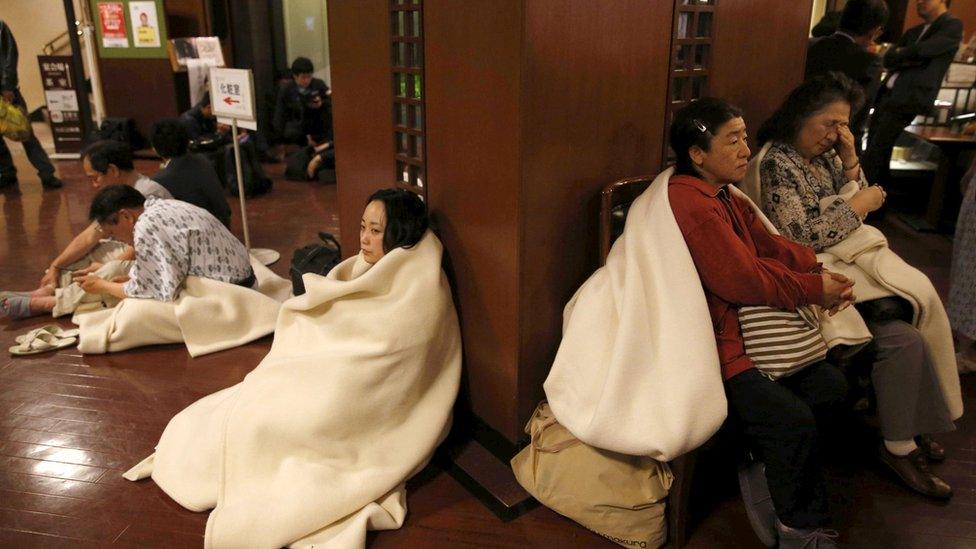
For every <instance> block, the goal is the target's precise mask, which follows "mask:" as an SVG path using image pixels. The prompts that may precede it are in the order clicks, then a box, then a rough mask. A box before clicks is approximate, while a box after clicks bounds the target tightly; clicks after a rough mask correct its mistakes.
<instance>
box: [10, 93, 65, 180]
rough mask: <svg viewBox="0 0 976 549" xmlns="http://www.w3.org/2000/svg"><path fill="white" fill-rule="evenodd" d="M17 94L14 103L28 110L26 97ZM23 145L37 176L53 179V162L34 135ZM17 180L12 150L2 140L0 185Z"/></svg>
mask: <svg viewBox="0 0 976 549" xmlns="http://www.w3.org/2000/svg"><path fill="white" fill-rule="evenodd" d="M15 93H16V97H15V98H14V103H15V104H16V105H18V106H19V107H21V108H23V109H24V110H26V109H27V104H26V103H25V102H24V97H23V96H22V95H20V90H18V91H17V92H15ZM23 145H24V152H26V153H27V159H28V160H30V163H31V164H33V165H34V168H36V169H37V175H39V176H40V177H41V179H42V180H44V179H47V178H49V177H52V176H53V175H54V166H53V165H51V160H50V159H48V157H47V153H46V152H44V147H42V146H41V143H40V142H39V141H38V140H37V138H36V137H34V134H31V136H30V139H28V140H27V141H24V142H23ZM16 178H17V168H15V167H14V159H13V157H11V156H10V149H8V148H7V144H6V142H4V140H3V138H0V184H3V183H6V182H11V183H12V182H13V181H14V180H15V179H16Z"/></svg>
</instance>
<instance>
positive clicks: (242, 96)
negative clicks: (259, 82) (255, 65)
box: [210, 67, 258, 130]
mask: <svg viewBox="0 0 976 549" xmlns="http://www.w3.org/2000/svg"><path fill="white" fill-rule="evenodd" d="M210 104H211V105H212V106H213V113H214V115H215V116H216V117H217V121H218V122H221V123H224V124H231V123H232V122H233V121H234V120H237V125H238V126H241V127H243V128H248V129H252V130H256V129H258V127H257V117H256V115H255V112H254V79H253V76H252V74H251V71H250V70H249V69H224V68H219V67H212V68H211V69H210Z"/></svg>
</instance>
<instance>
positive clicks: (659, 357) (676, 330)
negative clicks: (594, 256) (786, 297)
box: [544, 169, 726, 461]
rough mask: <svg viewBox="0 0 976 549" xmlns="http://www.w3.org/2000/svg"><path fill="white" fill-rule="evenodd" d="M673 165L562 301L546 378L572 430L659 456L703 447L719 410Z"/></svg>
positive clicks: (716, 375)
mask: <svg viewBox="0 0 976 549" xmlns="http://www.w3.org/2000/svg"><path fill="white" fill-rule="evenodd" d="M672 172H673V170H672V169H669V170H666V171H665V172H664V173H662V174H660V175H659V176H658V177H657V178H656V179H655V180H654V182H653V183H652V184H651V186H650V188H648V189H647V190H646V191H645V192H644V193H643V194H641V196H640V197H638V198H637V200H635V201H634V203H633V204H632V205H631V207H630V210H629V212H628V214H627V222H626V225H625V228H624V232H623V234H622V235H621V236H620V238H618V239H617V241H616V242H615V243H614V245H613V247H612V248H611V250H610V254H609V255H608V256H607V262H606V265H605V266H603V267H601V268H600V269H598V270H597V271H596V272H595V273H593V275H592V276H590V278H589V279H588V280H587V281H586V282H585V283H583V285H582V286H581V287H580V289H579V290H577V292H576V294H575V295H574V296H573V297H572V299H570V301H569V303H568V304H567V305H566V309H565V311H564V313H563V339H562V342H561V343H560V345H559V350H558V352H557V353H556V358H555V361H554V362H553V365H552V370H551V371H550V372H549V377H548V378H547V379H546V382H545V385H544V388H545V392H546V398H547V399H548V400H549V406H550V407H551V408H552V411H553V413H554V414H555V416H556V418H557V419H558V420H559V423H561V424H562V425H563V426H565V427H566V428H567V429H569V431H570V432H571V433H573V435H575V436H576V438H578V439H580V440H582V441H584V442H586V443H587V444H589V445H591V446H595V447H597V448H603V449H606V450H611V451H614V452H620V453H623V454H629V455H644V456H650V457H652V458H654V459H657V460H661V461H667V460H671V459H674V458H676V457H678V456H680V455H681V454H683V453H685V452H688V451H690V450H693V449H694V448H696V447H698V446H699V445H701V444H702V443H703V442H705V441H706V440H708V438H709V437H710V436H712V434H714V433H715V431H717V430H718V428H719V427H720V426H721V425H722V422H723V421H724V420H725V415H726V402H725V389H724V388H723V386H722V377H721V373H720V368H719V359H718V351H717V349H716V346H715V334H714V331H713V329H712V322H711V317H710V316H709V312H708V306H707V304H706V302H705V293H704V291H703V290H702V285H701V281H700V280H699V278H698V271H697V270H696V269H695V264H694V262H693V261H692V258H691V254H690V253H689V252H688V246H687V245H686V244H685V240H684V237H683V236H682V234H681V230H680V229H679V228H678V223H677V221H675V218H674V213H673V212H672V211H671V205H670V203H669V201H668V179H669V178H670V177H671V174H672Z"/></svg>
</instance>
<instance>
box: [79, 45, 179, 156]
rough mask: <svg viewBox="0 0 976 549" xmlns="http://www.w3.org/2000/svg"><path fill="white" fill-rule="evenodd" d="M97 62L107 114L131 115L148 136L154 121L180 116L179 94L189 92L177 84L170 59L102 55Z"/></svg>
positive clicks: (125, 116) (140, 130)
mask: <svg viewBox="0 0 976 549" xmlns="http://www.w3.org/2000/svg"><path fill="white" fill-rule="evenodd" d="M98 66H99V71H100V72H101V77H102V93H103V94H104V96H105V110H106V111H107V114H108V116H112V117H121V118H131V119H132V120H133V121H134V122H135V125H136V128H137V129H138V130H139V132H140V133H142V135H143V137H146V138H147V139H148V138H149V128H150V126H152V124H153V123H154V122H156V121H157V120H159V119H161V118H169V117H174V116H179V114H180V102H179V98H180V97H182V96H186V95H187V94H188V93H189V92H188V91H187V90H186V89H179V88H177V85H178V82H179V80H177V79H176V78H175V75H174V74H173V69H172V68H171V67H170V64H169V59H103V58H99V60H98ZM182 83H183V86H184V87H185V86H186V78H185V77H184V78H183V79H182Z"/></svg>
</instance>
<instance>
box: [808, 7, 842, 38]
mask: <svg viewBox="0 0 976 549" xmlns="http://www.w3.org/2000/svg"><path fill="white" fill-rule="evenodd" d="M840 16H841V12H839V11H828V12H827V13H825V14H824V16H823V17H821V18H820V21H818V22H817V24H816V25H814V27H813V28H812V29H810V36H813V37H814V38H822V37H824V36H830V35H831V34H834V33H835V32H837V27H838V26H839V25H840Z"/></svg>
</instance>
